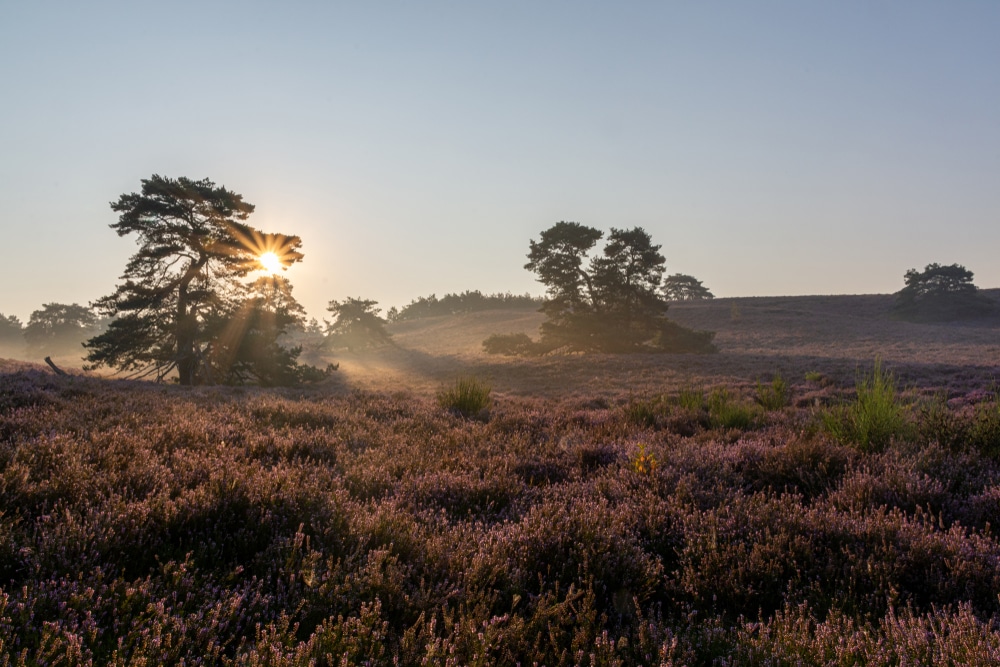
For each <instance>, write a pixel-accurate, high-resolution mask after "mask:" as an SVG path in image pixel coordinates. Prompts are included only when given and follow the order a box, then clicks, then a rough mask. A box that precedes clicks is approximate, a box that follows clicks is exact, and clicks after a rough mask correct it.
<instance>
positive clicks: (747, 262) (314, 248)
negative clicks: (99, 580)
mask: <svg viewBox="0 0 1000 667" xmlns="http://www.w3.org/2000/svg"><path fill="white" fill-rule="evenodd" d="M998 35H1000V2H995V1H992V0H990V1H982V2H960V1H959V2H945V1H943V0H942V1H941V2H921V1H915V0H908V1H906V2H903V1H899V2H888V1H885V2H871V1H863V2H862V1H858V2H818V1H816V2H810V1H801V0H796V1H792V0H789V1H787V2H766V1H754V2H742V1H739V2H737V1H733V2H711V3H704V2H693V1H691V2H648V3H644V2H631V3H611V2H579V1H574V2H544V1H538V2H528V1H524V2H516V1H515V2H511V1H499V0H497V1H496V2H459V1H455V2H360V1H359V2H352V3H346V2H295V1H294V0H292V1H289V2H283V3H277V2H268V3H263V2H226V3H223V2H183V1H181V2H169V3H167V2H141V1H135V2H116V3H110V2H99V1H97V2H57V1H54V2H14V1H7V2H2V3H0V86H2V96H0V101H2V103H0V225H2V234H3V235H2V238H3V245H2V247H3V254H4V261H3V262H0V284H2V285H3V291H2V292H0V312H2V313H4V314H14V315H17V316H18V317H20V318H21V319H22V320H26V319H27V317H28V315H29V314H30V313H31V311H32V310H35V309H36V308H38V307H40V305H41V304H42V303H48V302H60V303H72V302H79V303H86V302H88V301H91V300H93V299H96V298H98V297H100V296H102V295H104V294H108V293H110V292H111V291H112V290H113V289H114V285H115V283H116V281H117V279H118V277H119V275H120V274H121V271H122V269H123V268H124V265H125V262H126V260H127V258H128V257H129V255H130V254H131V253H132V252H133V251H134V249H135V245H134V241H133V240H132V239H129V238H126V239H119V238H118V237H117V236H116V235H115V233H114V232H113V231H112V230H111V229H109V228H108V226H107V225H108V224H110V223H112V222H114V221H115V216H114V214H113V213H112V211H111V210H110V208H109V207H108V202H109V201H111V200H114V199H117V198H118V196H119V195H120V194H122V193H125V192H133V191H137V190H138V189H139V187H140V183H139V181H140V179H142V178H146V177H149V176H150V175H151V174H153V173H158V174H162V175H165V176H172V177H176V176H188V177H191V178H205V177H208V178H211V179H212V180H214V181H215V182H216V183H218V184H222V185H225V186H227V187H228V188H231V189H234V190H236V191H237V192H240V193H242V194H243V195H244V197H245V198H246V199H247V200H248V201H250V202H252V203H254V204H256V206H257V212H256V213H255V214H254V216H252V218H251V222H252V223H254V224H255V225H256V226H257V227H260V228H262V229H264V230H266V231H275V232H286V233H294V234H298V235H299V236H301V237H302V238H303V241H304V252H305V254H306V257H305V261H304V262H303V263H302V264H301V265H299V266H297V267H295V268H294V269H293V270H291V271H289V273H288V274H287V275H288V277H289V278H290V279H291V281H292V282H293V284H294V285H295V294H296V296H297V297H298V298H299V300H300V301H301V302H302V303H303V304H304V305H305V306H306V308H307V310H308V311H309V313H310V315H312V316H316V317H322V316H323V315H324V314H325V312H324V308H325V306H326V303H327V302H328V301H329V300H330V299H334V298H336V299H342V298H344V297H346V296H362V297H366V298H374V299H377V300H378V301H379V302H380V303H381V304H382V305H383V306H385V307H388V306H390V305H402V304H405V303H407V302H409V301H410V300H411V299H413V298H415V297H417V296H423V295H427V294H430V293H437V294H438V295H441V294H443V293H445V292H450V291H461V290H465V289H480V290H483V291H487V292H493V291H512V292H518V293H521V292H525V291H532V292H533V293H540V292H541V286H540V285H538V284H537V283H536V282H535V281H534V277H533V276H532V275H531V274H529V273H528V272H527V271H525V270H524V269H523V268H522V267H523V265H524V262H525V261H526V260H525V253H526V252H527V249H528V241H529V239H531V238H533V237H537V235H538V233H539V232H540V231H541V230H543V229H545V228H546V227H548V226H549V225H551V224H553V223H554V222H557V221H559V220H574V221H578V222H582V223H585V224H589V225H592V226H595V227H601V228H605V229H606V228H608V227H610V226H616V227H631V226H634V225H640V226H642V227H644V228H646V230H647V231H649V232H650V233H651V234H652V235H653V238H654V240H655V241H656V242H658V243H661V244H662V245H663V253H664V255H665V256H666V258H667V270H668V273H675V272H681V273H689V274H692V275H694V276H696V277H698V278H700V279H702V280H703V281H704V282H705V284H706V285H707V286H708V287H709V288H711V289H712V290H713V291H714V292H715V293H716V295H718V296H752V295H777V294H789V295H791V294H845V293H874V292H893V291H896V290H897V289H899V288H900V287H902V276H903V273H904V272H905V271H906V269H908V268H912V267H919V268H922V267H923V266H924V265H925V264H927V263H929V262H935V261H937V262H941V263H946V264H950V263H953V262H958V263H961V264H964V265H965V266H966V267H968V268H969V269H971V270H972V271H974V272H975V274H976V283H977V284H978V285H979V286H981V287H1000V252H998V251H1000V37H998Z"/></svg>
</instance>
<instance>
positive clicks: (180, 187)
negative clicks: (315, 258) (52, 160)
mask: <svg viewBox="0 0 1000 667" xmlns="http://www.w3.org/2000/svg"><path fill="white" fill-rule="evenodd" d="M111 208H112V210H113V211H115V212H116V213H118V214H119V218H118V222H116V223H113V224H112V225H111V228H112V229H114V230H115V231H116V232H118V235H119V236H127V235H130V234H134V235H136V242H137V243H138V245H139V250H138V251H137V252H136V253H135V254H134V255H133V256H132V257H131V258H130V259H129V262H128V264H127V265H126V267H125V272H124V273H123V275H122V278H121V280H122V282H121V284H119V285H118V287H117V289H116V290H115V291H114V293H112V294H110V295H108V296H106V297H103V298H101V299H99V300H98V301H97V302H96V303H95V304H94V305H95V307H96V308H97V310H98V311H99V312H101V313H102V314H104V315H106V316H108V317H113V318H114V320H113V321H112V322H111V323H110V325H109V326H108V329H107V331H105V332H104V333H102V334H101V335H99V336H96V337H94V338H92V339H91V340H89V341H88V342H87V343H86V347H87V348H88V350H89V351H88V354H87V360H88V361H89V362H90V363H91V367H97V366H110V367H114V368H117V369H119V370H123V371H133V372H134V373H136V374H138V375H154V374H155V376H156V377H157V378H158V379H162V378H164V377H165V376H167V375H168V374H169V373H170V372H172V371H174V370H176V372H177V377H178V380H179V382H180V383H181V384H183V385H190V384H195V383H197V382H202V381H206V380H211V379H212V377H211V375H212V374H211V372H210V370H211V362H210V361H209V357H210V356H211V355H210V353H211V352H212V347H213V343H216V341H217V337H218V332H219V327H220V325H219V321H220V318H223V317H224V316H229V315H233V314H234V313H238V312H240V307H239V304H240V303H241V302H242V301H243V300H244V299H245V298H246V297H247V294H248V289H249V286H248V285H246V284H245V283H244V279H245V278H246V277H247V276H248V275H249V274H250V273H251V272H253V271H256V270H259V269H261V268H263V267H262V265H261V262H260V258H261V256H262V255H264V254H265V253H274V255H276V256H277V258H278V259H279V260H280V262H281V265H282V266H283V267H288V266H290V265H291V264H293V263H295V262H298V261H300V260H301V259H302V253H300V252H299V248H300V246H301V240H300V239H299V238H298V237H297V236H286V235H283V234H265V233H263V232H261V231H259V230H257V229H254V228H253V227H251V226H249V225H247V224H246V222H245V221H246V220H247V218H248V217H249V216H250V214H251V213H253V210H254V206H253V205H252V204H250V203H247V202H245V201H244V200H243V197H242V196H241V195H239V194H237V193H235V192H233V191H231V190H227V189H226V188H225V187H217V186H216V185H215V183H213V182H212V181H210V180H208V179H203V180H200V181H194V180H191V179H188V178H183V177H182V178H178V179H172V178H165V177H162V176H158V175H153V176H152V177H151V178H149V179H143V181H142V191H141V192H140V193H132V194H123V195H122V196H121V197H120V198H119V199H118V201H116V202H112V203H111ZM289 298H290V297H289ZM215 347H216V349H217V348H218V344H217V343H216V345H215Z"/></svg>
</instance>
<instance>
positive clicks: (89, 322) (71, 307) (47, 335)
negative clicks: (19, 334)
mask: <svg viewBox="0 0 1000 667" xmlns="http://www.w3.org/2000/svg"><path fill="white" fill-rule="evenodd" d="M99 329H100V326H99V323H98V319H97V315H96V313H94V311H93V310H91V309H90V308H87V307H86V306H81V305H80V304H77V303H73V304H64V303H46V304H43V305H42V308H41V309H40V310H36V311H35V312H33V313H31V316H30V317H29V318H28V325H27V326H26V327H24V340H25V342H26V343H27V344H28V350H29V352H31V353H32V354H63V353H67V352H73V353H77V352H79V351H80V344H81V343H83V342H84V341H85V340H87V339H88V338H89V337H91V336H93V335H94V334H95V333H97V332H98V330H99Z"/></svg>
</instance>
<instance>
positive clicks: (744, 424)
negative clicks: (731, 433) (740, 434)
mask: <svg viewBox="0 0 1000 667" xmlns="http://www.w3.org/2000/svg"><path fill="white" fill-rule="evenodd" d="M708 412H709V414H710V415H711V420H712V425H713V426H715V427H717V428H732V429H736V430H738V431H746V430H749V429H751V428H753V427H754V426H755V425H756V423H757V416H758V415H757V410H755V409H754V407H753V406H752V405H747V404H746V403H744V402H743V401H741V400H739V399H738V398H734V397H733V396H732V395H731V394H730V393H729V390H728V389H716V390H715V391H713V392H712V393H711V395H709V397H708Z"/></svg>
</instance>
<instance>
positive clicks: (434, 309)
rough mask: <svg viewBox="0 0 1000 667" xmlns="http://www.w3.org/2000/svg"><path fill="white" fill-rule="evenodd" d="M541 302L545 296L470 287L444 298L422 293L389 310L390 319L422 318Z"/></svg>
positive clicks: (533, 305)
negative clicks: (401, 306)
mask: <svg viewBox="0 0 1000 667" xmlns="http://www.w3.org/2000/svg"><path fill="white" fill-rule="evenodd" d="M540 304H541V299H538V298H535V297H533V296H531V295H530V294H510V293H497V294H483V293H482V292H480V291H479V290H467V291H465V292H462V293H460V294H445V295H444V296H443V297H441V298H440V299H439V298H437V296H436V295H434V294H431V295H430V296H426V297H424V296H422V297H419V298H417V299H414V300H413V301H411V302H410V303H408V304H407V305H405V306H403V308H402V310H397V309H396V307H395V306H393V307H392V308H390V309H389V312H388V313H386V319H387V320H388V321H390V322H395V321H397V320H412V319H417V318H419V317H435V316H438V315H456V314H458V313H474V312H479V311H483V310H496V309H501V308H531V307H537V306H538V305H540Z"/></svg>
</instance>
